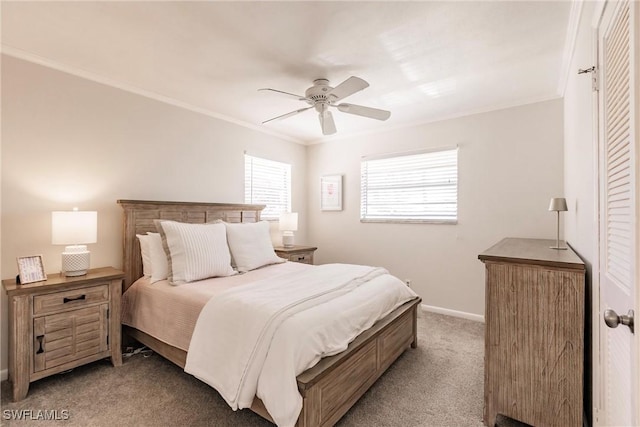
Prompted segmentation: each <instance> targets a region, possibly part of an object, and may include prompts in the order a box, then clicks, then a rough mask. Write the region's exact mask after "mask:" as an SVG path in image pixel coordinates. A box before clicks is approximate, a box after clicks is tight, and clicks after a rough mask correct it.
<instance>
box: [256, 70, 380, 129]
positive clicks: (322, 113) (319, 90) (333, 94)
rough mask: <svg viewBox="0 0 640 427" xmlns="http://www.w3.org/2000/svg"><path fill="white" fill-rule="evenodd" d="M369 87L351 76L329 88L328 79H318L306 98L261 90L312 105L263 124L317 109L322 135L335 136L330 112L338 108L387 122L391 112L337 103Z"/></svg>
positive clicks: (359, 79) (348, 112)
mask: <svg viewBox="0 0 640 427" xmlns="http://www.w3.org/2000/svg"><path fill="white" fill-rule="evenodd" d="M368 86H369V83H367V82H366V81H364V80H362V79H361V78H359V77H354V76H351V77H349V78H348V79H347V80H345V81H343V82H342V83H340V84H339V85H338V86H336V87H331V86H329V80H327V79H316V80H314V81H313V86H311V87H310V88H309V89H307V90H306V91H305V93H304V96H300V95H296V94H293V93H289V92H284V91H281V90H277V89H271V88H264V89H259V90H260V91H270V92H275V93H278V94H280V95H286V96H289V97H292V98H295V99H297V100H299V101H304V102H306V103H307V104H309V105H311V106H310V107H306V108H300V109H299V110H295V111H292V112H290V113H286V114H282V115H280V116H276V117H273V118H271V119H269V120H265V121H264V122H262V124H265V123H269V122H272V121H275V120H282V119H286V118H287V117H291V116H295V115H296V114H300V113H302V112H304V111H307V110H310V109H312V108H315V110H316V111H317V112H318V119H319V120H320V127H321V128H322V133H323V134H324V135H333V134H334V133H336V124H335V122H334V121H333V116H332V115H331V111H329V107H333V108H337V109H338V111H341V112H343V113H347V114H355V115H357V116H362V117H367V118H370V119H376V120H387V119H388V118H389V117H390V116H391V112H389V111H386V110H380V109H378V108H371V107H365V106H362V105H355V104H346V103H342V104H338V103H337V102H338V101H340V100H342V99H344V98H346V97H348V96H351V95H353V94H354V93H356V92H360V91H361V90H363V89H365V88H367V87H368Z"/></svg>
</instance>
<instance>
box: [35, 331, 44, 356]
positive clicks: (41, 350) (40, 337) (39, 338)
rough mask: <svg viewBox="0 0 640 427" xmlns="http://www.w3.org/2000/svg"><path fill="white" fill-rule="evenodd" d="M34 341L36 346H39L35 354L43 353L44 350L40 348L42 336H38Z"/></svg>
mask: <svg viewBox="0 0 640 427" xmlns="http://www.w3.org/2000/svg"><path fill="white" fill-rule="evenodd" d="M36 339H37V340H38V345H39V346H40V348H39V349H38V351H36V354H41V353H44V349H43V348H42V340H43V339H44V335H38V336H37V337H36Z"/></svg>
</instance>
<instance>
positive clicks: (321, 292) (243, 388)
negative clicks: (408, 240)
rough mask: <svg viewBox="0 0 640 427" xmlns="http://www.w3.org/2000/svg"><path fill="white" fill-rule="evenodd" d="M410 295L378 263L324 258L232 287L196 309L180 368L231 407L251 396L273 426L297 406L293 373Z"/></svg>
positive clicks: (286, 421)
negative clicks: (259, 402) (325, 261)
mask: <svg viewBox="0 0 640 427" xmlns="http://www.w3.org/2000/svg"><path fill="white" fill-rule="evenodd" d="M415 296H416V294H415V293H414V292H413V291H412V290H411V289H409V288H408V287H407V286H405V285H404V283H402V281H400V280H399V279H397V278H395V277H393V276H391V275H389V274H388V272H387V271H386V270H384V269H382V268H374V267H367V266H358V265H347V264H325V265H321V266H317V267H314V268H312V269H308V270H304V271H301V272H296V273H292V274H287V275H282V276H278V277H276V278H271V279H264V280H260V281H257V282H254V283H250V284H248V285H244V286H241V287H238V288H234V289H231V290H228V291H225V292H224V293H222V294H220V295H218V296H216V297H214V298H212V299H211V300H210V301H209V302H208V303H207V305H205V307H204V309H203V310H202V312H201V313H200V317H199V318H198V321H197V323H196V327H195V330H194V333H193V336H192V338H191V343H190V345H189V351H188V352H187V362H186V366H185V371H186V372H187V373H190V374H192V375H194V376H195V377H197V378H199V379H200V380H202V381H204V382H206V383H207V384H209V385H211V386H212V387H214V388H215V389H216V390H218V392H219V393H220V394H221V395H222V397H223V398H224V399H225V400H226V401H227V403H228V404H229V405H230V406H231V408H233V409H234V410H235V409H238V408H248V407H250V406H251V403H252V401H253V398H254V396H256V395H257V396H258V397H259V398H260V399H261V400H262V401H263V403H264V405H265V407H266V409H267V411H269V414H270V415H271V417H272V418H273V420H274V421H275V422H276V424H277V425H278V426H293V425H294V424H295V423H296V421H297V419H298V416H299V414H300V410H301V408H302V397H301V396H300V394H299V392H298V387H297V383H296V376H297V375H298V374H300V373H301V372H303V371H305V370H306V369H308V368H310V367H312V366H313V365H315V364H316V363H317V362H318V361H319V360H320V358H322V357H324V356H329V355H332V354H336V353H339V352H341V351H343V350H345V349H346V348H347V345H348V344H349V342H351V341H352V340H353V339H354V338H355V337H356V336H357V335H358V334H360V333H361V332H362V331H364V330H366V329H368V328H369V327H371V326H372V325H373V324H374V323H375V322H376V321H377V320H378V319H380V318H382V317H384V316H385V315H387V314H388V313H389V312H391V311H392V310H393V309H395V308H396V307H398V306H400V305H402V304H403V303H404V302H406V301H409V300H410V299H412V298H414V297H415Z"/></svg>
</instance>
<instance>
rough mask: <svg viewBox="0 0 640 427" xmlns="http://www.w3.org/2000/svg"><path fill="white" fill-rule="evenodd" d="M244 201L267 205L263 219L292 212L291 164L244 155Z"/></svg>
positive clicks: (275, 217)
mask: <svg viewBox="0 0 640 427" xmlns="http://www.w3.org/2000/svg"><path fill="white" fill-rule="evenodd" d="M244 202H245V203H250V204H258V205H267V207H266V208H264V210H263V211H262V214H260V218H262V219H278V218H279V217H280V214H281V213H282V212H291V165H290V164H287V163H281V162H275V161H273V160H267V159H261V158H260V157H253V156H249V155H247V154H245V155H244Z"/></svg>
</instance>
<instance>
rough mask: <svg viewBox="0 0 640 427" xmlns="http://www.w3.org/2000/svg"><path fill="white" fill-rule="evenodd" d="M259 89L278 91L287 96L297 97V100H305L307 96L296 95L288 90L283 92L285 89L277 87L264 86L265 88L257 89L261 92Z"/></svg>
mask: <svg viewBox="0 0 640 427" xmlns="http://www.w3.org/2000/svg"><path fill="white" fill-rule="evenodd" d="M261 91H270V92H275V93H279V94H281V95H286V96H288V97H291V98H294V99H297V100H298V101H306V100H307V98H305V97H304V96H301V95H296V94H295V93H289V92H285V91H282V90H278V89H271V88H268V87H265V88H262V89H258V92H261Z"/></svg>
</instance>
